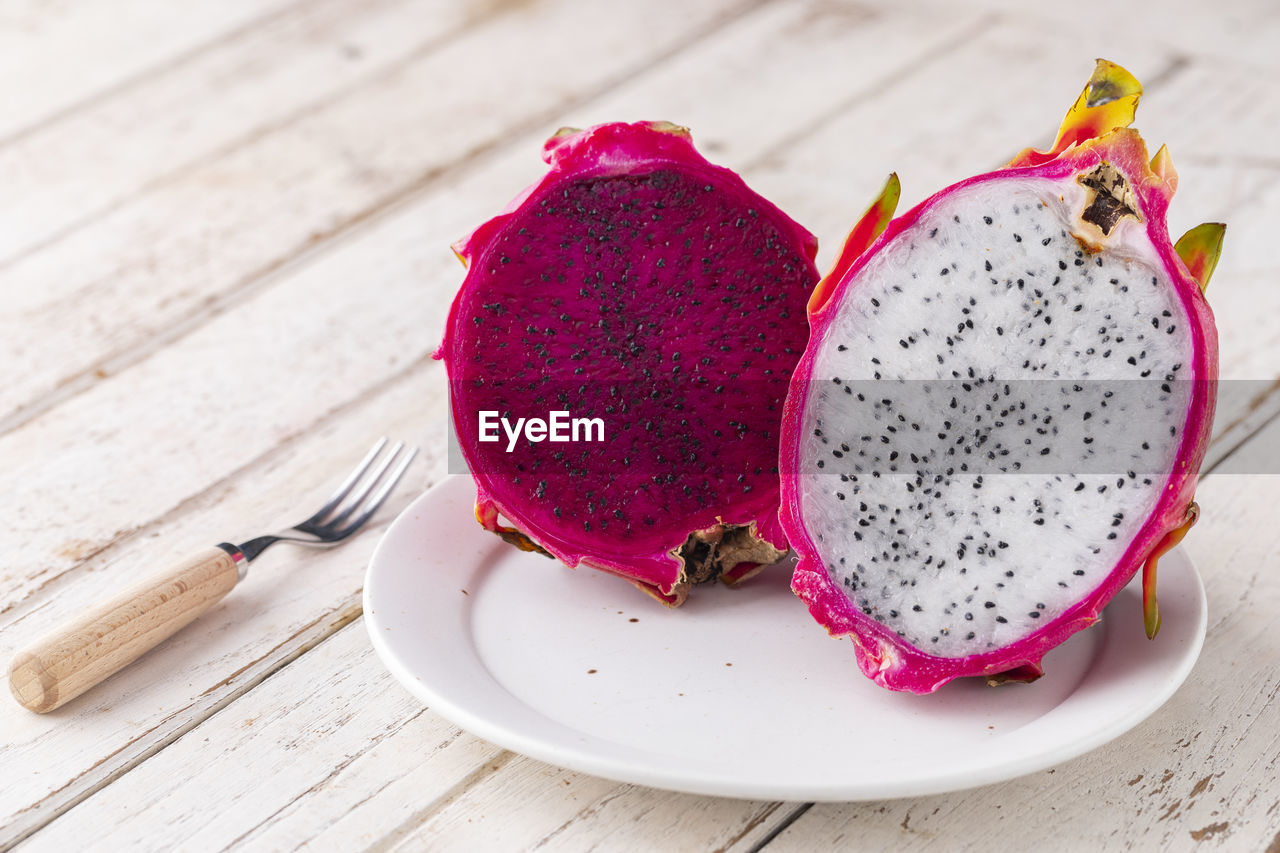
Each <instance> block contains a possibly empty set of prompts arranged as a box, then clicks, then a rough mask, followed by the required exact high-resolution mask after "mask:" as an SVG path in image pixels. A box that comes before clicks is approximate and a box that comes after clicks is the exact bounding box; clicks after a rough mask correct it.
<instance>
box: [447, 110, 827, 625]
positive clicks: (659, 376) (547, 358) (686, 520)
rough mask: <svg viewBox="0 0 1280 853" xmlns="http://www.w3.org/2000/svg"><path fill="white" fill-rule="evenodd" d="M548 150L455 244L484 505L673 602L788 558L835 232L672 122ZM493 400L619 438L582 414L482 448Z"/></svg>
mask: <svg viewBox="0 0 1280 853" xmlns="http://www.w3.org/2000/svg"><path fill="white" fill-rule="evenodd" d="M545 158H546V159H547V161H548V163H549V164H550V166H551V168H550V171H549V172H548V173H547V175H546V176H545V177H544V178H543V179H542V180H541V181H539V182H538V183H537V184H535V185H534V186H532V187H530V188H529V189H527V190H526V191H525V192H524V193H522V194H521V195H520V196H519V197H518V198H517V199H516V200H515V201H514V202H513V203H512V204H511V205H510V207H509V208H508V209H507V210H506V211H504V212H503V213H502V214H500V215H499V216H497V217H496V218H494V219H492V220H490V221H489V222H487V223H485V224H484V225H482V226H481V227H480V228H479V229H478V230H476V232H475V233H474V234H472V235H471V237H470V238H468V239H467V240H465V241H463V242H462V243H460V244H459V245H458V246H457V247H455V248H456V251H457V252H458V255H459V257H461V258H462V259H463V261H464V263H465V264H466V265H467V267H468V272H467V276H466V279H465V281H464V282H463V284H462V287H461V290H460V291H459V293H458V296H457V298H456V299H455V301H454V303H453V307H452V309H451V311H450V314H449V320H448V328H447V333H446V337H445V341H444V343H443V344H442V346H441V347H440V350H439V352H438V353H437V357H440V358H443V359H444V360H445V364H446V367H447V369H448V372H449V378H450V395H451V406H452V412H453V419H454V426H455V429H456V432H457V435H458V438H459V443H460V445H461V449H462V452H463V454H464V456H465V458H466V461H467V465H468V467H469V468H470V470H471V473H472V475H473V477H474V478H475V481H476V486H477V491H478V494H477V498H476V517H477V519H478V520H479V521H480V523H481V524H482V525H484V526H485V527H486V528H487V529H489V530H491V531H493V532H495V533H497V534H499V535H501V536H502V537H503V538H504V539H506V540H507V541H508V542H510V543H512V544H514V545H516V546H518V547H521V548H524V549H526V550H537V551H541V552H543V553H545V554H549V555H551V556H554V557H556V558H558V559H560V560H562V561H563V562H565V563H567V564H568V565H570V566H577V565H578V564H586V565H589V566H592V567H595V568H598V569H603V570H605V571H608V572H612V573H614V574H617V575H620V576H622V577H624V578H626V579H628V580H630V581H631V582H632V583H634V584H636V585H637V586H638V587H640V588H641V589H643V590H644V591H646V592H649V593H651V594H652V595H654V596H655V597H657V598H658V599H659V600H661V601H663V602H664V603H666V604H669V605H672V606H675V605H678V604H680V603H681V602H683V600H684V598H685V596H686V595H687V593H688V589H689V587H690V586H691V585H693V584H696V583H700V582H705V581H710V580H715V579H717V578H718V579H721V580H724V581H726V582H728V583H733V582H736V581H738V580H741V579H743V578H744V577H746V576H748V575H750V574H752V573H753V572H754V571H756V570H758V569H759V568H760V567H761V566H763V565H766V564H768V563H771V562H774V561H775V560H776V559H778V558H779V557H780V556H782V555H783V554H784V553H785V552H786V549H787V546H786V540H785V538H784V537H783V535H782V532H781V527H780V525H779V523H778V519H777V514H778V500H779V498H778V468H777V465H778V460H777V446H778V436H779V433H780V423H781V418H782V409H783V403H784V400H785V397H786V392H787V387H788V382H789V379H790V376H791V371H792V369H793V368H794V366H795V363H796V361H797V359H798V358H799V357H800V353H801V352H802V351H803V349H804V345H805V341H806V340H807V338H808V328H807V324H806V318H805V304H806V301H807V299H808V297H809V293H810V291H811V289H812V287H813V284H814V283H815V282H816V281H817V279H818V273H817V270H816V269H815V267H814V266H813V256H814V254H815V251H816V241H815V240H814V238H813V237H812V235H810V234H809V233H808V232H807V231H805V230H804V229H802V228H801V227H800V226H799V225H797V224H796V223H795V222H793V221H792V220H791V219H790V218H788V217H787V216H786V215H785V214H783V213H782V212H781V211H780V210H778V209H777V208H776V207H775V206H774V205H772V204H770V203H769V202H768V201H766V200H764V199H763V198H761V197H760V196H758V195H757V194H755V193H754V192H752V191H751V190H750V189H748V188H747V186H746V185H745V184H744V183H743V182H742V180H741V179H740V178H739V177H738V176H737V175H736V174H734V173H733V172H731V171H729V170H727V169H724V168H721V167H718V166H714V165H712V164H710V163H709V162H707V161H706V160H705V159H703V158H702V157H701V156H700V155H699V154H698V153H697V152H696V151H695V150H694V148H693V145H692V143H691V142H690V139H689V135H688V132H687V131H686V130H684V129H683V128H680V127H676V126H675V125H670V124H665V123H640V124H606V125H600V126H597V127H593V128H590V129H588V130H586V131H562V132H561V133H559V134H557V135H556V136H555V137H553V138H552V139H551V140H549V141H548V143H547V145H546V149H545ZM483 411H490V412H497V413H500V414H501V416H502V417H504V418H506V419H507V420H508V422H509V423H515V422H517V419H518V418H534V417H537V418H541V419H544V420H546V419H547V418H548V415H549V413H550V412H553V411H563V412H567V413H569V415H571V416H572V418H586V419H591V418H599V419H601V421H602V422H603V432H604V436H603V438H604V442H603V443H595V444H593V443H588V442H586V441H585V439H586V438H587V437H588V436H587V432H586V428H585V427H584V431H583V433H581V434H580V435H579V438H580V439H583V440H579V441H570V442H569V443H553V442H551V441H541V442H538V443H532V442H521V443H520V444H519V446H518V447H515V448H514V449H513V450H511V451H510V452H508V441H507V437H506V436H505V435H503V436H501V440H500V441H498V442H488V443H486V442H481V441H480V440H479V429H480V414H479V413H480V412H483ZM492 422H493V420H492V418H490V420H489V423H492ZM505 429H506V428H505V427H504V430H505ZM527 436H528V434H527V433H526V437H527ZM570 437H572V434H571V433H570ZM591 437H592V438H593V439H598V438H599V437H600V435H599V432H595V433H593V434H592V435H591ZM499 516H501V517H502V518H504V519H505V520H506V522H507V523H506V524H504V523H502V521H501V520H500V518H499Z"/></svg>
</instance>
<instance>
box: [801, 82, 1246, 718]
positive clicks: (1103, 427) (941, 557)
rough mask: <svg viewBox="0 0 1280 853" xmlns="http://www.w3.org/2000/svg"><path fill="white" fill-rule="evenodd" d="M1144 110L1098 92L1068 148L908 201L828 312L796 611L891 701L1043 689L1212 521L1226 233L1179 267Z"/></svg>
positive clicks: (1071, 129) (1126, 98)
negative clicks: (1117, 604)
mask: <svg viewBox="0 0 1280 853" xmlns="http://www.w3.org/2000/svg"><path fill="white" fill-rule="evenodd" d="M1140 93H1141V88H1140V86H1139V85H1138V83H1137V81H1136V80H1135V79H1134V78H1133V77H1132V76H1131V75H1129V74H1128V72H1126V71H1124V69H1121V68H1119V67H1118V66H1115V65H1113V64H1111V63H1108V62H1105V61H1102V60H1099V63H1098V67H1097V69H1096V71H1095V73H1094V76H1093V78H1092V79H1091V80H1090V82H1089V85H1088V86H1087V87H1086V88H1085V90H1084V93H1083V94H1082V95H1081V96H1080V99H1079V100H1078V101H1077V102H1076V105H1075V106H1074V107H1073V108H1072V110H1071V111H1070V112H1069V113H1068V115H1067V118H1066V120H1065V121H1064V123H1063V126H1062V129H1061V131H1060V133H1059V137H1058V140H1057V143H1056V144H1055V146H1054V147H1053V148H1052V149H1051V150H1050V151H1048V152H1038V151H1033V150H1028V151H1026V152H1024V153H1023V154H1021V155H1019V156H1018V157H1017V158H1015V159H1014V161H1013V162H1012V163H1010V164H1009V166H1007V167H1005V168H1003V169H1000V170H997V171H995V172H991V173H988V174H984V175H979V176H977V177H974V178H970V179H968V180H965V181H962V182H960V183H958V184H955V185H954V186H951V187H948V188H947V189H945V190H942V191H941V192H939V193H937V194H935V195H934V196H932V197H931V198H929V199H927V200H926V201H924V202H923V203H921V204H920V205H919V206H917V207H916V208H914V209H913V210H911V211H910V212H909V213H907V214H905V215H903V216H901V217H899V218H897V219H893V220H892V221H890V217H891V216H892V213H893V208H894V206H895V205H896V202H897V196H898V189H897V179H896V177H891V178H890V182H889V184H888V185H887V186H886V188H885V192H884V193H883V195H882V196H881V197H880V199H879V200H878V201H877V202H876V203H875V204H874V205H873V206H872V207H871V209H870V210H869V211H868V212H867V214H866V215H865V216H864V217H863V219H862V221H860V222H859V224H858V226H857V227H855V229H854V232H853V233H852V234H851V235H850V237H849V240H848V242H847V244H846V246H845V248H844V251H843V252H842V254H841V257H840V258H839V260H838V261H837V263H836V265H835V268H834V269H833V271H832V272H831V274H830V275H829V276H827V277H826V278H825V279H824V280H823V281H822V282H821V283H820V284H819V285H818V287H817V288H816V289H815V292H814V296H813V298H812V300H811V302H810V305H809V310H810V323H811V327H812V336H811V339H810V343H809V346H808V348H807V349H806V351H805V354H804V356H803V357H802V358H801V361H800V364H799V365H798V366H797V368H796V371H795V374H794V376H793V379H792V388H791V394H790V396H789V397H788V401H787V412H786V415H785V418H784V426H783V438H782V450H781V464H782V471H783V481H782V496H783V514H782V521H783V527H784V529H785V532H786V535H787V537H788V539H789V541H790V542H791V545H792V547H793V548H794V549H795V550H796V551H797V553H798V555H799V564H798V568H797V570H796V572H795V575H794V578H793V582H792V588H793V589H794V591H795V592H796V594H797V595H799V596H800V598H801V599H803V600H804V601H805V602H806V603H807V604H808V606H809V609H810V612H811V613H812V615H813V616H814V617H815V618H816V619H817V621H818V622H819V623H820V624H822V625H823V626H824V627H826V629H827V631H828V632H829V633H830V634H832V635H833V636H845V635H848V636H850V637H852V639H853V643H854V650H855V653H856V657H857V661H858V664H859V665H860V667H861V669H862V670H863V672H864V673H865V674H866V675H867V676H868V677H870V678H872V679H873V680H875V681H876V682H877V683H879V684H881V685H883V686H885V687H888V688H891V689H894V690H904V691H911V692H915V693H928V692H931V691H933V690H936V689H937V688H939V687H940V686H942V685H943V684H945V683H947V682H948V681H950V680H952V679H954V678H957V677H960V676H985V677H987V678H988V680H990V681H993V682H999V681H1004V680H1015V681H1027V680H1032V679H1034V678H1036V677H1038V676H1039V675H1040V674H1041V658H1042V657H1043V656H1044V654H1045V652H1046V651H1048V650H1049V649H1051V648H1052V647H1054V646H1055V645H1057V644H1058V643H1060V642H1062V641H1063V640H1064V639H1066V638H1067V637H1068V636H1070V635H1071V634H1073V633H1075V632H1076V631H1079V630H1081V629H1083V628H1085V627H1087V626H1089V625H1091V624H1092V623H1094V622H1096V621H1097V620H1098V618H1099V613H1100V611H1101V609H1102V608H1103V606H1104V605H1105V604H1106V603H1107V602H1108V601H1109V600H1110V599H1111V598H1112V596H1114V595H1115V593H1116V592H1117V591H1119V590H1120V589H1121V588H1122V587H1123V586H1124V585H1125V583H1126V582H1127V581H1128V580H1129V579H1130V578H1131V577H1132V576H1133V574H1134V573H1135V572H1136V571H1137V569H1138V568H1139V567H1140V566H1143V564H1144V563H1145V564H1146V569H1145V571H1144V582H1145V586H1144V605H1145V611H1146V618H1147V626H1146V627H1147V633H1148V635H1149V636H1154V634H1155V631H1156V629H1157V628H1158V626H1159V615H1158V611H1157V610H1156V607H1155V564H1156V560H1157V559H1158V557H1159V556H1160V554H1162V553H1164V552H1165V551H1166V550H1168V548H1170V547H1172V545H1174V544H1176V542H1177V541H1178V540H1180V539H1181V537H1182V535H1183V534H1185V533H1186V531H1187V529H1188V528H1189V527H1190V525H1191V524H1192V523H1193V522H1194V521H1195V518H1196V514H1197V508H1196V505H1195V504H1194V503H1193V500H1192V498H1193V495H1194V490H1195V485H1196V477H1197V472H1198V470H1199V467H1200V463H1201V461H1202V459H1203V457H1204V453H1205V448H1206V445H1207V442H1208V437H1209V430H1210V424H1211V422H1212V420H1213V409H1214V400H1215V394H1216V378H1217V372H1218V363H1217V362H1218V342H1217V334H1216V331H1215V329H1214V324H1213V317H1212V315H1211V313H1210V311H1209V307H1208V305H1207V303H1206V302H1205V300H1204V297H1203V295H1202V290H1203V288H1204V285H1205V284H1206V283H1207V281H1208V277H1209V274H1210V273H1211V272H1212V268H1213V265H1214V264H1215V263H1216V259H1217V253H1218V250H1219V248H1220V246H1221V238H1222V233H1223V229H1222V226H1220V225H1213V224H1210V225H1205V226H1200V227H1199V228H1197V229H1193V230H1192V231H1191V232H1189V233H1188V235H1187V236H1186V237H1184V238H1183V239H1182V240H1180V241H1179V242H1178V245H1177V246H1176V247H1175V246H1174V245H1172V244H1171V243H1170V241H1169V238H1168V234H1167V231H1166V225H1165V214H1166V210H1167V207H1168V204H1169V200H1170V197H1171V196H1172V194H1173V191H1174V189H1175V186H1176V182H1177V177H1176V174H1175V173H1174V171H1173V167H1172V164H1171V163H1170V160H1169V157H1168V154H1167V153H1166V152H1165V149H1163V148H1161V149H1160V151H1159V152H1158V153H1157V154H1156V156H1155V158H1154V159H1153V160H1150V161H1148V155H1147V151H1146V148H1145V146H1144V145H1143V142H1142V140H1141V138H1140V137H1139V136H1138V134H1137V133H1136V132H1134V131H1132V130H1130V129H1128V127H1127V125H1128V124H1129V123H1130V122H1131V121H1132V119H1133V113H1134V110H1135V108H1136V105H1137V99H1138V96H1139V94H1140Z"/></svg>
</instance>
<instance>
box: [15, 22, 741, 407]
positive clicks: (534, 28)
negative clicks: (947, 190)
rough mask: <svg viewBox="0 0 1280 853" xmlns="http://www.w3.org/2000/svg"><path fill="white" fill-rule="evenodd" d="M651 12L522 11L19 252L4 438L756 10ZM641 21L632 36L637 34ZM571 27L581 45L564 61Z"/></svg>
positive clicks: (468, 33) (484, 25)
mask: <svg viewBox="0 0 1280 853" xmlns="http://www.w3.org/2000/svg"><path fill="white" fill-rule="evenodd" d="M662 2H663V3H664V4H665V5H659V6H652V7H646V8H642V7H640V6H639V5H637V4H627V5H624V6H621V7H618V8H616V9H615V8H605V7H602V6H599V5H590V6H587V7H583V6H582V4H580V3H578V2H575V1H574V0H547V2H544V3H540V4H536V5H533V6H529V5H520V6H518V7H516V8H515V9H513V11H512V12H511V13H510V14H506V15H500V16H497V17H495V18H491V19H488V20H486V21H484V22H483V23H482V24H480V25H478V26H476V27H474V28H471V29H469V30H467V31H466V32H465V33H462V34H460V36H459V37H458V38H456V39H453V40H449V41H447V42H444V43H441V44H440V45H439V46H438V49H435V50H432V51H430V52H429V53H428V54H427V55H424V56H422V57H420V58H417V59H415V60H414V61H412V62H410V63H408V64H405V65H403V66H401V67H397V68H396V69H394V71H393V72H392V73H389V74H386V75H382V76H378V77H376V78H375V79H373V80H370V81H367V83H365V84H363V85H359V86H355V87H351V88H349V89H347V90H346V91H344V92H343V93H342V95H341V96H340V97H338V98H337V99H335V100H334V101H332V102H331V103H329V104H327V105H326V106H325V107H323V108H322V109H320V110H318V111H315V112H312V113H307V114H304V115H301V116H300V117H298V119H297V120H296V121H294V122H292V123H290V124H288V125H286V126H284V127H281V128H278V129H272V130H269V131H268V132H266V133H264V134H262V135H261V136H258V137H254V138H252V139H251V140H250V141H248V142H247V144H245V145H243V146H242V147H238V148H233V149H232V150H230V151H228V152H226V153H225V155H223V156H219V157H216V158H215V159H213V160H211V161H207V162H203V163H201V164H200V165H199V166H198V167H197V168H193V169H190V170H187V171H184V172H183V173H182V174H181V175H179V176H178V177H177V178H176V179H175V180H173V181H170V182H162V183H161V184H160V185H159V186H157V187H155V188H154V190H153V191H152V192H149V193H146V194H144V195H143V196H141V197H139V198H138V199H137V200H136V201H134V202H133V203H130V204H127V205H125V206H124V207H122V208H120V209H118V210H114V211H112V212H111V213H109V214H108V215H106V216H105V217H103V218H101V219H98V220H95V221H94V222H93V224H92V226H89V225H86V226H85V227H83V228H80V229H78V230H75V231H73V232H72V233H70V234H68V236H67V238H66V239H64V240H59V241H57V242H56V243H54V244H53V245H51V246H49V247H47V248H46V249H44V250H41V251H37V252H35V253H34V254H31V255H27V256H24V257H23V258H22V259H21V260H19V261H17V262H16V263H15V264H14V265H12V266H10V267H9V268H8V269H7V270H5V273H4V277H5V283H6V291H7V295H9V296H11V304H10V305H9V306H8V307H9V310H8V311H6V312H5V313H4V314H3V315H0V361H3V362H4V363H5V364H7V365H9V367H10V369H11V373H10V381H6V382H5V383H4V385H3V387H0V432H3V431H5V430H6V429H11V428H13V427H14V426H15V425H17V424H19V423H24V422H26V421H29V420H30V419H31V418H32V417H34V416H35V415H36V414H38V413H39V412H40V411H43V410H44V409H46V408H48V407H49V406H52V405H56V404H57V403H58V402H60V401H62V400H64V399H66V398H67V397H69V396H71V395H73V394H75V393H79V392H81V391H83V390H85V389H87V388H89V387H92V386H93V385H94V384H96V382H97V381H98V379H99V378H100V375H101V374H102V373H115V372H118V371H119V370H121V369H123V368H124V367H126V366H127V365H129V364H132V363H134V362H135V361H137V360H138V359H140V358H143V357H145V356H146V355H147V354H148V353H149V352H151V351H153V350H154V349H155V347H156V346H158V345H161V344H162V343H163V342H165V341H168V340H172V338H173V336H174V335H176V334H181V333H182V332H183V331H185V330H186V329H188V328H190V327H191V326H193V325H198V324H200V323H202V322H204V321H205V320H206V319H207V318H208V316H209V315H210V313H213V312H218V311H222V310H226V308H227V306H228V305H230V304H232V303H234V302H236V301H237V300H243V299H246V298H248V296H249V295H250V294H251V293H252V292H254V290H255V289H256V288H259V287H261V286H263V283H264V280H265V279H266V278H267V277H268V276H269V275H270V274H271V273H272V272H275V271H276V270H279V269H280V268H281V267H282V266H283V265H285V264H287V263H289V262H291V261H294V260H296V259H298V258H300V257H302V256H304V255H306V254H308V253H309V252H313V251H315V250H316V248H317V247H318V246H319V245H320V244H322V243H323V242H324V241H325V240H326V239H329V238H331V237H333V236H335V235H338V234H342V233H346V232H348V231H351V230H353V229H358V228H360V227H362V226H364V225H365V224H367V222H368V221H369V219H370V218H371V217H373V216H374V215H375V213H376V212H377V211H379V210H381V209H383V208H386V207H387V206H388V205H391V204H394V203H395V202H397V201H398V200H403V199H404V198H406V197H408V196H412V195H414V194H416V193H420V192H421V191H422V190H423V189H424V188H425V187H428V186H430V185H432V184H434V183H435V182H436V181H438V179H439V178H440V176H441V175H443V174H445V173H446V171H447V170H448V169H450V168H457V167H459V166H460V165H462V164H464V163H467V162H469V161H472V160H476V159H477V158H483V156H484V155H485V154H486V153H487V152H491V151H493V150H494V149H496V148H497V147H500V146H501V145H502V144H504V143H506V142H507V141H508V140H509V139H510V137H511V136H512V134H513V133H517V132H527V131H529V130H531V129H534V128H536V129H537V131H538V133H539V135H542V136H546V135H547V134H549V133H550V132H551V131H553V130H554V129H555V127H557V126H558V120H559V119H560V117H561V116H562V115H563V113H564V112H565V110H566V109H567V108H568V107H569V105H571V104H573V103H576V102H578V101H580V100H582V99H585V98H589V97H591V96H593V95H595V94H598V93H599V92H601V91H605V90H607V89H608V88H609V87H610V86H612V85H614V84H616V83H617V82H618V81H619V80H622V79H626V78H627V77H629V76H631V75H633V74H636V73H638V72H641V71H643V69H645V68H646V67H648V66H649V65H650V64H652V63H653V62H654V61H655V60H656V59H658V58H660V57H662V56H664V55H667V54H669V53H671V52H673V51H677V50H679V49H680V47H681V46H682V45H684V44H686V43H689V42H690V41H692V40H696V39H697V38H698V37H700V35H701V34H703V33H704V32H705V31H706V30H707V29H708V28H711V29H714V28H715V27H716V26H718V25H719V24H720V23H722V22H724V21H725V20H728V19H731V18H732V17H734V16H735V15H737V14H740V13H741V12H742V11H743V10H745V9H748V8H750V7H751V6H752V5H754V4H755V3H757V2H758V0H700V1H699V2H695V3H687V2H686V3H678V2H676V0H662ZM677 12H678V14H677ZM408 25H410V24H408V23H406V26H408ZM642 26H643V27H644V29H645V32H646V37H645V38H644V39H636V38H634V34H635V32H636V31H637V28H640V27H642ZM571 31H572V32H576V33H579V34H581V35H583V36H587V35H589V36H590V37H584V38H583V39H582V41H581V43H580V44H578V45H577V46H576V47H575V49H574V50H572V51H565V50H562V49H561V41H560V40H561V38H562V37H563V34H564V33H566V32H571ZM425 93H430V95H429V96H427V95H426V94H425ZM533 150H535V151H536V150H537V149H533ZM530 159H531V161H532V160H533V158H532V157H531V158H530ZM535 162H536V161H535ZM531 165H532V163H531ZM530 173H531V174H532V169H531V170H530ZM497 204H498V203H497V202H494V203H493V207H494V209H497ZM68 340H71V341H74V342H75V345H74V346H73V347H67V346H66V345H65V342H66V341H68Z"/></svg>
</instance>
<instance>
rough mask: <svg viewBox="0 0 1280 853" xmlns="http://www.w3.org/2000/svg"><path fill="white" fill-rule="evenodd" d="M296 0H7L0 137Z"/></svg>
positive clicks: (0, 53) (159, 68)
mask: <svg viewBox="0 0 1280 853" xmlns="http://www.w3.org/2000/svg"><path fill="white" fill-rule="evenodd" d="M296 5H298V0H201V2H190V3H180V4H179V3H166V2H164V0H120V2H115V3H48V2H43V0H8V2H6V3H5V8H4V12H3V15H2V16H0V143H3V141H4V140H7V139H12V138H14V137H15V136H16V135H19V134H21V133H22V132H24V131H25V130H30V129H31V128H33V127H38V126H39V125H40V124H41V123H42V122H44V121H51V120H55V119H56V118H57V117H58V116H60V115H66V114H69V113H71V112H74V111H75V110H76V109H78V108H80V107H83V106H85V105H87V104H92V103H93V102H94V100H96V99H97V98H100V97H102V96H103V95H104V94H105V93H108V92H111V91H114V90H119V89H122V88H126V87H128V86H129V85H131V84H133V83H135V82H137V81H138V80H140V79H145V78H146V77H148V76H150V75H154V74H160V73H163V72H164V71H166V70H168V68H170V67H173V66H174V65H177V64H180V63H181V62H182V61H184V59H186V58H188V57H189V56H191V55H192V54H193V53H197V52H199V51H201V50H204V49H208V48H209V47H210V46H212V45H216V44H217V43H218V42H219V41H221V40H222V39H227V38H234V37H235V36H236V34H237V33H238V32H239V31H243V30H245V29H249V28H252V27H254V26H257V25H260V24H262V23H264V22H266V21H270V20H271V19H272V18H274V17H276V16H277V15H280V14H282V13H287V11H288V10H289V9H290V8H291V7H293V6H296Z"/></svg>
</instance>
